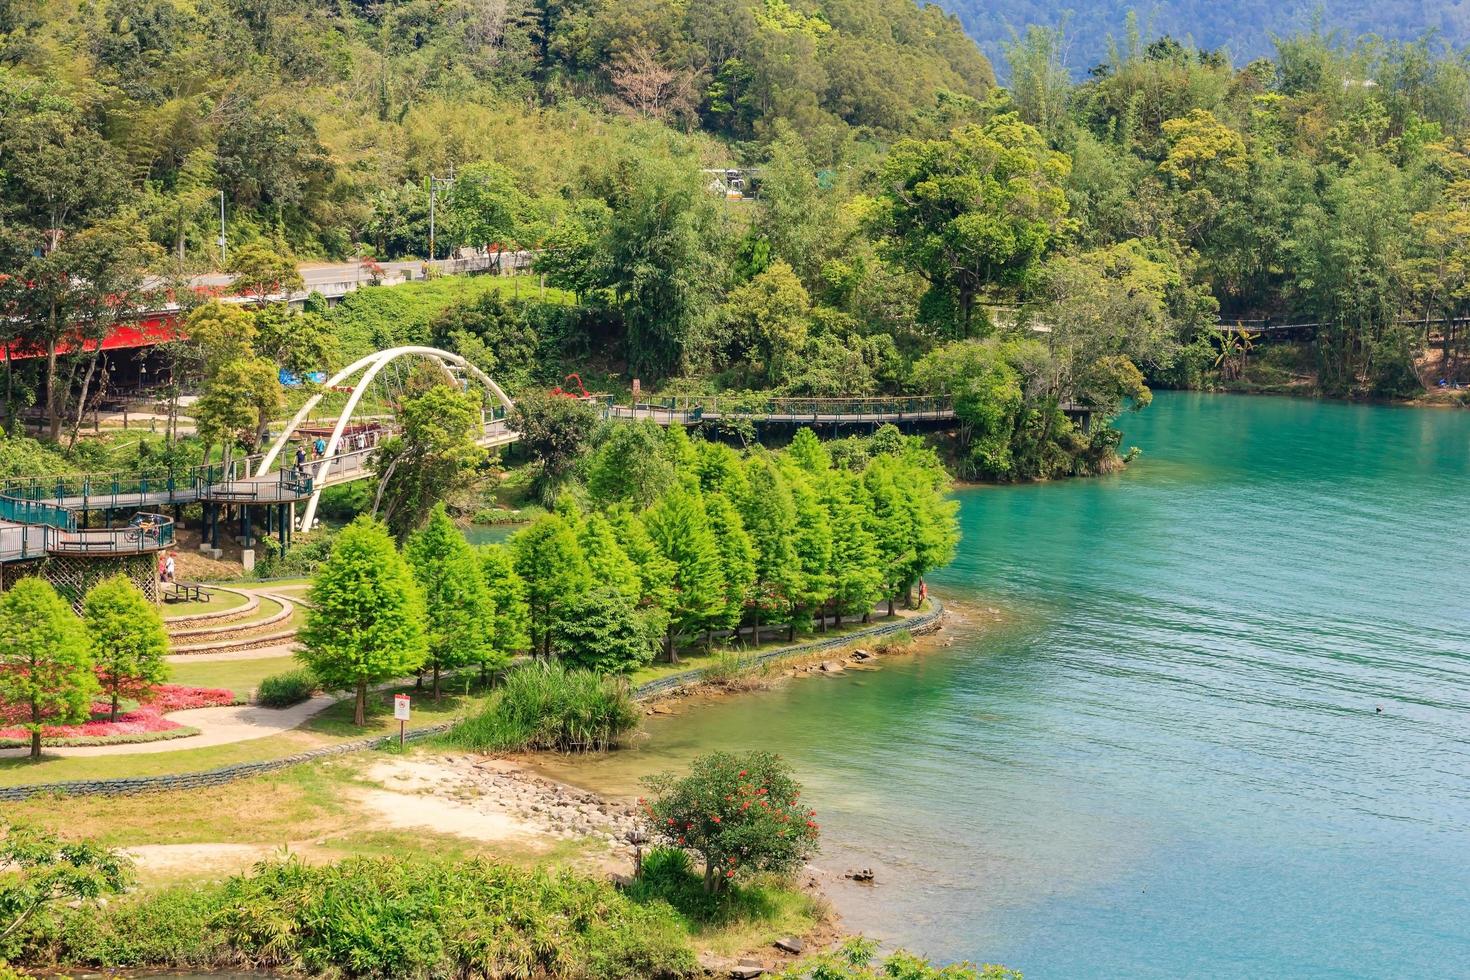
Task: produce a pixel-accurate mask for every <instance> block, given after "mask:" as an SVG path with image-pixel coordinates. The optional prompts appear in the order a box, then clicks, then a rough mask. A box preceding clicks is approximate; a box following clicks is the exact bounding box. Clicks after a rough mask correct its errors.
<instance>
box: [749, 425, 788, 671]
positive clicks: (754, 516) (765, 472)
mask: <svg viewBox="0 0 1470 980" xmlns="http://www.w3.org/2000/svg"><path fill="white" fill-rule="evenodd" d="M745 464H746V465H745V478H746V491H745V495H744V496H743V497H742V498H741V499H740V500H739V502H738V503H739V508H740V516H741V518H742V519H743V520H744V521H745V530H746V532H747V533H748V534H749V535H750V540H751V543H752V544H754V545H755V556H756V557H755V586H754V589H753V592H752V594H751V610H752V612H753V613H754V625H753V629H752V633H751V641H752V643H754V644H757V645H758V644H759V643H760V629H761V620H762V619H763V618H765V617H766V616H769V615H771V614H773V613H778V612H785V611H787V610H789V609H790V608H791V600H792V597H793V596H794V595H796V593H797V591H798V590H799V589H800V588H801V564H800V561H799V560H798V559H797V557H796V551H795V549H794V548H793V547H792V539H793V538H794V536H795V534H796V505H795V504H794V503H792V500H791V491H790V490H789V489H788V488H787V486H786V481H785V480H784V479H782V478H781V474H780V472H779V471H778V470H777V469H776V466H775V464H774V463H772V462H771V460H770V457H769V455H768V454H766V453H764V452H761V451H757V452H755V453H753V454H752V455H751V456H750V457H748V458H747V459H746V461H745Z"/></svg>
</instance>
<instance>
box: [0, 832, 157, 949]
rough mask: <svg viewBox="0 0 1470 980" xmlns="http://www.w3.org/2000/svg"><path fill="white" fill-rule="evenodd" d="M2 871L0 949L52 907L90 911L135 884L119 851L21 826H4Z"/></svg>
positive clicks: (0, 844) (0, 835)
mask: <svg viewBox="0 0 1470 980" xmlns="http://www.w3.org/2000/svg"><path fill="white" fill-rule="evenodd" d="M0 867H3V868H5V875H4V876H3V877H0V949H5V948H7V946H8V944H9V941H10V939H11V937H12V936H14V935H16V934H17V933H18V932H19V931H20V929H21V927H22V926H24V925H25V924H26V923H27V922H30V921H31V919H32V918H34V917H35V916H36V915H37V914H38V913H41V912H43V911H44V910H45V909H46V907H47V906H55V905H60V904H62V903H67V904H72V903H75V905H77V906H80V907H86V906H88V905H90V904H91V903H93V902H95V901H97V900H98V899H100V898H102V897H103V896H104V895H118V894H121V893H122V892H124V891H125V890H127V888H128V887H130V886H131V885H132V883H133V866H132V863H131V862H130V861H128V859H127V858H125V857H123V856H122V855H121V854H119V853H118V852H116V851H114V850H111V849H110V848H106V847H103V846H102V845H100V844H98V843H97V842H96V841H95V840H90V839H85V838H84V839H82V840H75V841H71V840H64V839H63V838H61V837H59V836H57V835H56V834H54V833H52V832H51V831H49V830H45V829H43V828H41V827H35V826H31V825H29V824H21V823H10V822H6V823H3V824H0ZM15 975H16V976H19V974H15Z"/></svg>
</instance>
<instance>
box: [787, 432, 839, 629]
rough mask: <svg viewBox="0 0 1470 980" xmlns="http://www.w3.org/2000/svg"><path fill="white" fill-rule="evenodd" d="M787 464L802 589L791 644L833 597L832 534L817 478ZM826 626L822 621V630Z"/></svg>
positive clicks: (794, 599) (794, 606)
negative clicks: (800, 624) (801, 626)
mask: <svg viewBox="0 0 1470 980" xmlns="http://www.w3.org/2000/svg"><path fill="white" fill-rule="evenodd" d="M803 431H809V430H803ZM818 448H820V447H818ZM784 462H785V466H784V467H783V469H784V471H785V472H784V475H785V477H786V485H787V486H788V487H789V488H790V490H791V502H792V505H793V506H794V508H795V512H796V533H795V534H794V535H793V537H792V539H791V546H792V548H793V549H794V550H795V552H796V560H797V567H798V568H799V569H800V578H799V585H798V586H797V588H796V589H795V590H794V591H793V592H792V594H791V597H790V600H791V611H790V614H789V621H788V624H787V632H786V639H787V640H788V641H789V640H794V639H795V638H796V626H797V622H798V621H803V622H804V621H807V620H809V619H810V614H811V611H812V610H817V611H818V615H820V611H821V609H822V608H823V607H824V606H825V605H826V604H827V600H828V599H829V598H830V597H831V595H832V576H831V574H830V566H831V564H832V530H831V527H830V526H829V525H828V523H827V509H826V508H825V507H823V506H822V501H821V498H820V497H819V496H818V493H817V489H816V487H815V486H814V485H813V480H814V479H815V474H814V473H811V472H809V471H807V470H805V469H803V468H801V467H800V466H799V465H797V464H796V463H794V462H792V461H791V460H790V459H789V458H788V459H786V460H784ZM825 622H826V620H825V619H823V623H824V626H823V628H825Z"/></svg>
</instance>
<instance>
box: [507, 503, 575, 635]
mask: <svg viewBox="0 0 1470 980" xmlns="http://www.w3.org/2000/svg"><path fill="white" fill-rule="evenodd" d="M510 548H511V554H512V555H513V556H514V559H515V570H516V574H517V575H519V576H520V578H521V581H522V582H524V583H525V587H526V606H527V609H528V611H529V614H530V632H531V647H532V649H533V650H535V651H536V653H537V654H538V655H539V656H541V657H550V656H551V654H552V649H553V648H552V645H551V644H552V629H551V628H552V626H553V625H554V624H555V623H556V621H557V619H558V618H559V617H560V616H561V612H562V610H563V608H565V606H566V604H567V603H568V602H569V601H570V600H571V599H572V598H573V597H574V596H576V595H578V594H579V593H581V592H582V591H583V590H585V589H586V588H588V586H590V585H591V584H592V577H591V575H590V574H589V573H588V571H587V559H586V557H585V556H584V555H583V554H582V545H581V544H580V543H579V542H578V541H577V534H576V531H575V530H574V529H573V528H572V527H571V526H570V525H569V524H568V523H567V521H566V520H565V519H564V518H563V517H562V516H561V515H560V514H543V515H542V516H540V517H538V518H537V519H536V520H535V521H534V522H533V523H532V524H531V526H530V527H528V528H524V529H523V530H520V531H517V532H516V534H515V536H514V537H513V538H511V539H510Z"/></svg>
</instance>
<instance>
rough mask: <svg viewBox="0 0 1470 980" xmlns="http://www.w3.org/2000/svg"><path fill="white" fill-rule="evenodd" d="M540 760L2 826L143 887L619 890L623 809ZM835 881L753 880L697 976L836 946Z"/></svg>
mask: <svg viewBox="0 0 1470 980" xmlns="http://www.w3.org/2000/svg"><path fill="white" fill-rule="evenodd" d="M920 628H921V630H922V629H923V627H922V625H921V627H920ZM877 639H878V640H880V641H881V642H876V643H875V642H871V639H870V641H869V642H866V643H854V644H852V645H850V646H849V647H846V648H843V649H833V648H828V649H824V650H818V651H807V652H806V653H805V654H802V655H794V656H791V655H788V656H786V657H784V658H778V657H773V658H772V659H771V660H769V661H766V662H765V663H764V664H760V665H756V672H755V673H754V674H752V675H751V676H749V677H748V678H746V679H740V678H736V677H732V676H729V675H727V674H724V673H720V674H719V675H718V676H712V677H711V678H710V679H709V680H708V682H706V683H702V684H698V685H692V686H681V687H677V688H674V689H672V690H669V691H667V692H665V693H663V694H660V695H658V696H657V697H654V698H652V699H650V700H649V701H648V702H646V703H645V711H646V713H647V714H649V715H655V716H656V715H662V714H665V713H669V712H674V711H678V712H683V711H687V710H691V709H693V708H695V707H697V705H698V704H700V703H701V701H702V699H725V698H729V697H731V696H732V694H733V693H734V692H736V691H751V690H756V689H761V690H766V689H770V688H774V687H777V686H780V685H782V684H787V683H793V682H796V681H797V680H803V681H804V682H810V683H818V682H819V681H818V678H821V677H824V676H825V677H830V676H838V675H841V674H844V673H846V672H848V671H853V672H858V671H865V670H866V671H871V670H875V669H877V665H879V664H882V663H883V662H884V661H885V660H894V659H896V658H898V657H906V656H907V655H908V654H909V653H911V652H916V651H917V649H918V647H919V642H920V641H916V640H915V639H914V637H913V636H912V635H911V634H909V633H908V632H907V631H898V633H897V635H895V636H892V637H888V638H883V637H879V638H877ZM922 642H924V643H925V644H931V643H934V641H932V640H929V641H922ZM777 652H779V651H777ZM538 758H539V757H537V756H532V755H515V756H510V757H500V758H496V757H488V756H482V755H475V754H469V753H464V752H461V751H450V750H445V749H443V748H442V747H439V746H437V745H435V744H432V743H431V744H426V745H420V746H410V747H409V748H408V749H406V750H405V751H402V752H399V751H396V750H389V751H386V752H375V753H362V754H359V755H355V756H349V757H339V758H335V759H330V760H323V761H320V762H315V763H308V764H306V765H302V766H299V767H296V768H294V769H292V770H287V771H283V772H280V773H273V774H268V775H264V776H258V777H255V778H252V779H247V780H243V781H241V782H236V783H232V784H231V785H230V786H229V787H215V788H206V789H198V790H188V791H175V792H165V793H155V794H148V795H145V796H131V797H123V798H118V799H113V800H109V801H108V802H107V804H106V805H105V806H102V807H94V806H91V805H89V802H90V801H88V800H87V799H85V798H77V797H71V798H57V797H54V796H47V797H38V798H33V799H30V800H27V801H24V802H21V803H16V804H13V805H8V806H7V817H10V818H11V819H15V820H21V821H31V822H35V823H38V824H40V825H42V826H47V827H50V828H52V829H55V830H58V831H61V832H63V833H65V834H67V835H68V836H92V837H96V838H98V839H99V840H100V841H101V842H102V843H104V844H107V845H109V846H113V847H118V848H121V849H123V850H124V851H125V852H126V853H127V854H128V856H129V857H130V858H132V859H133V860H134V861H135V862H136V863H137V866H138V869H139V874H140V878H141V881H142V884H143V886H144V888H145V890H157V889H167V888H170V887H174V886H189V885H190V884H191V883H198V884H199V885H200V886H204V885H206V884H207V883H208V882H214V881H218V880H220V878H222V877H224V876H228V875H235V874H243V873H246V872H248V871H249V870H250V869H251V868H252V867H254V866H256V865H257V864H258V863H259V862H261V861H270V860H280V859H283V858H286V857H290V858H293V859H296V860H300V861H303V862H305V863H307V864H310V865H325V864H331V863H334V862H337V861H340V860H343V859H344V858H347V857H352V856H362V855H377V854H394V855H415V854H424V855H436V856H441V857H442V856H452V857H459V858H463V859H466V860H468V859H471V858H475V857H487V858H490V859H493V860H495V861H499V862H505V863H508V864H511V865H514V866H516V867H527V868H531V867H535V868H543V869H566V870H570V871H572V872H575V873H577V874H583V875H588V876H591V877H594V878H598V879H612V880H614V881H619V880H626V879H627V878H629V877H630V876H631V874H632V872H633V869H634V857H635V853H636V851H637V844H636V843H635V842H636V841H637V839H638V838H637V836H636V835H635V834H634V831H635V828H636V826H637V820H636V811H635V800H634V799H633V798H632V797H620V796H613V795H607V794H599V793H596V792H593V791H591V790H589V789H587V788H585V787H580V786H577V785H574V784H573V783H570V782H568V781H565V780H562V779H559V778H556V777H555V776H553V775H551V774H549V773H548V772H546V771H544V770H543V769H542V768H541V767H540V766H539V765H538V764H537V763H538ZM818 805H820V803H818ZM238 813H250V814H251V820H250V821H249V822H248V823H242V822H240V821H238V820H237V819H235V817H234V815H235V814H238ZM841 871H842V869H834V868H829V867H821V866H808V867H807V868H805V869H804V870H803V871H802V872H800V873H799V874H798V875H797V876H795V877H794V878H793V879H792V880H791V881H789V882H787V883H785V884H781V885H777V884H776V882H775V881H774V880H772V881H769V882H766V883H764V884H760V885H759V887H761V888H763V889H765V890H766V893H767V897H766V899H764V900H763V901H762V903H761V907H762V908H764V909H765V911H764V912H762V913H761V914H760V915H759V916H753V917H746V918H743V919H738V920H734V921H725V922H721V923H718V924H717V925H715V924H705V925H698V926H697V927H696V926H695V925H694V924H692V923H691V939H692V941H693V943H694V947H695V951H696V953H697V956H698V960H699V962H700V964H701V965H702V966H703V967H704V968H705V969H706V970H707V971H709V975H712V976H713V975H720V976H728V975H730V970H731V969H732V968H733V967H735V966H736V965H737V964H738V963H740V962H741V961H747V962H746V967H745V968H746V969H752V968H759V969H763V970H767V971H777V970H780V969H784V968H785V967H787V966H789V965H790V964H791V963H792V962H794V961H795V960H796V958H797V957H796V956H795V955H794V954H793V953H791V952H789V951H784V950H782V949H780V948H778V947H777V946H776V945H774V944H775V943H776V941H777V940H790V939H797V940H799V943H797V944H794V945H795V946H796V947H797V948H801V949H804V950H806V951H810V952H816V951H820V950H823V949H826V948H828V947H830V946H832V945H833V944H834V943H835V942H836V941H838V940H839V939H841V938H842V937H843V931H842V929H841V927H840V923H839V922H838V920H837V918H836V916H835V915H834V914H833V913H832V911H831V906H830V903H828V902H827V900H826V899H825V897H824V888H825V886H826V885H828V884H829V883H830V882H831V881H833V880H837V879H839V878H840V876H841ZM784 945H786V946H788V947H790V946H793V944H792V943H789V942H786V943H784Z"/></svg>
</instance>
